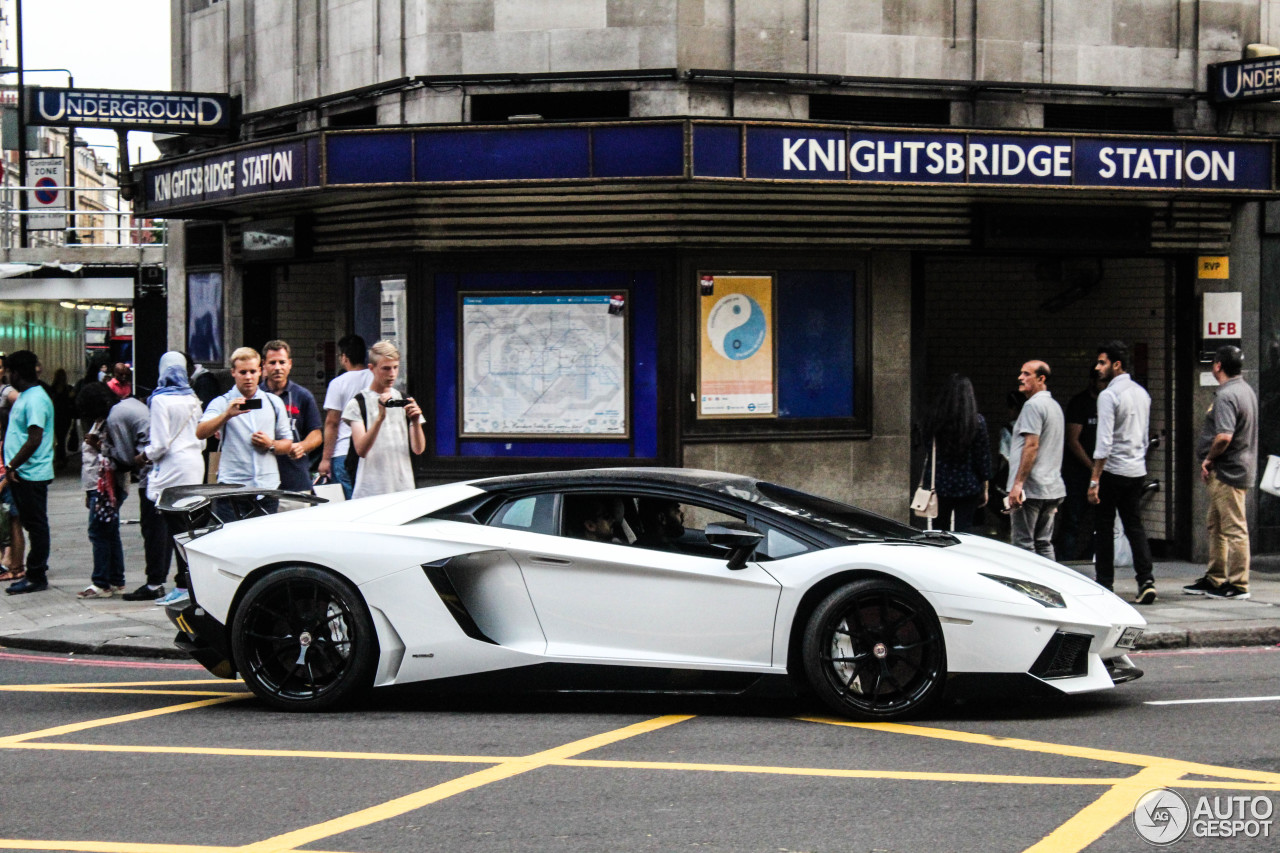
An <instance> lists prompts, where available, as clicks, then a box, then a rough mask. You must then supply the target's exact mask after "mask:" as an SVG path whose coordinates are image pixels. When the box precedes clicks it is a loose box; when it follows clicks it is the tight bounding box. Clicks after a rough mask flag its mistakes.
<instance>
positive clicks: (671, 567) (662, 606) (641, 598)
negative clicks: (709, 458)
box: [495, 494, 781, 667]
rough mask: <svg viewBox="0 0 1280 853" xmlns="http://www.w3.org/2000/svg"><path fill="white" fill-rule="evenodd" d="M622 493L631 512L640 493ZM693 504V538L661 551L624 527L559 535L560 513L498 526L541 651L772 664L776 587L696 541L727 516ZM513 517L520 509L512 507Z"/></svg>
mask: <svg viewBox="0 0 1280 853" xmlns="http://www.w3.org/2000/svg"><path fill="white" fill-rule="evenodd" d="M551 497H553V496H550V495H547V496H543V499H544V500H546V499H550V498H551ZM581 497H582V496H564V500H568V501H572V500H574V499H577V498H581ZM624 497H625V499H626V500H627V501H629V502H631V503H630V506H631V507H632V508H634V507H635V503H634V502H635V501H636V500H637V498H638V497H640V496H637V495H634V494H631V495H625V496H624ZM524 500H526V501H527V500H528V498H525V499H524ZM561 505H563V503H562V502H561ZM690 506H691V507H692V505H690ZM693 508H694V509H696V510H697V513H698V518H696V519H690V522H691V524H692V525H696V526H690V527H689V528H688V530H689V534H690V536H689V538H690V540H691V542H689V543H686V544H685V546H684V547H671V548H666V549H659V548H658V547H656V546H655V547H646V546H645V545H644V544H641V543H640V541H639V540H638V539H634V538H633V537H634V536H635V531H633V530H631V529H630V527H629V526H628V525H627V524H626V523H624V524H622V525H620V526H621V528H623V529H622V530H621V531H619V532H620V533H622V536H620V538H618V539H617V540H615V541H612V542H599V541H587V540H585V539H581V538H575V537H574V536H571V535H560V534H561V533H562V532H564V524H566V523H567V522H566V521H565V520H564V519H565V518H567V516H568V515H569V513H567V512H564V513H560V514H559V516H560V517H561V521H560V522H559V523H558V525H557V527H556V528H554V529H553V530H551V531H550V532H548V531H547V529H546V528H545V527H543V528H542V529H541V530H537V529H520V528H519V526H509V527H508V526H507V525H504V527H508V529H507V530H506V534H507V538H506V540H505V543H504V544H505V547H506V548H507V550H508V552H509V553H510V554H511V555H512V556H513V557H514V558H515V560H516V562H517V563H519V565H520V569H521V572H522V573H523V575H524V579H525V584H526V586H527V587H528V590H529V596H530V598H531V599H532V601H533V606H534V610H535V612H536V613H537V615H538V620H539V622H540V624H541V625H542V630H543V633H544V635H545V636H546V640H547V654H548V655H552V656H561V657H569V658H591V659H598V660H607V661H613V662H618V663H628V662H648V663H660V662H668V663H671V664H681V663H693V664H698V665H711V666H717V665H718V666H726V667H727V666H743V665H751V666H769V665H771V664H772V662H773V633H774V630H773V628H774V619H775V617H776V615H777V608H778V598H779V594H780V591H781V587H780V585H779V583H778V582H777V581H776V580H775V579H774V578H773V577H772V576H771V575H769V573H768V572H766V571H765V570H764V569H762V568H761V567H760V566H759V565H756V564H755V563H748V564H747V566H746V567H745V568H743V569H741V570H738V571H731V570H729V569H728V568H727V567H726V562H727V559H728V555H727V554H726V553H724V552H721V551H718V550H716V549H713V548H710V546H706V544H705V539H703V540H702V541H701V543H699V542H698V541H697V538H698V536H700V535H701V529H702V528H703V527H705V524H706V523H707V522H708V521H709V520H723V519H727V518H733V516H730V515H726V514H724V513H722V512H719V511H717V510H714V509H712V508H709V507H693ZM504 512H505V511H499V513H498V514H497V516H495V517H496V518H501V517H503V516H504ZM511 514H512V515H515V516H520V515H522V514H521V513H519V512H515V511H514V506H513V512H512V513H511ZM530 517H532V516H530ZM738 520H740V518H739V519H738Z"/></svg>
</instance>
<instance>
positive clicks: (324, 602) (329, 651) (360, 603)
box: [231, 566, 378, 711]
mask: <svg viewBox="0 0 1280 853" xmlns="http://www.w3.org/2000/svg"><path fill="white" fill-rule="evenodd" d="M231 652H232V656H233V657H234V658H235V663H236V667H237V668H238V669H239V671H240V676H241V677H242V678H243V679H244V682H245V684H247V685H249V689H250V690H252V691H253V692H254V694H256V695H257V696H258V697H259V698H260V699H262V700H263V701H264V702H266V703H267V704H269V705H272V706H274V707H276V708H280V709H282V710H286V711H321V710H325V709H328V708H333V707H336V706H339V705H341V704H343V703H346V702H349V701H351V700H352V699H355V698H356V697H358V696H360V695H362V694H364V693H365V692H367V691H368V689H369V688H370V687H371V686H372V684H373V677H374V674H375V672H376V670H377V663H378V639H377V635H376V633H375V630H374V627H373V620H372V619H371V618H370V616H369V610H368V608H367V607H365V604H364V600H363V599H362V598H361V597H360V594H359V593H358V592H357V591H356V590H355V588H354V587H352V586H351V585H350V584H349V583H347V582H346V581H344V580H342V579H341V578H339V577H337V576H336V575H333V574H330V573H329V572H325V571H322V570H320V569H316V568H312V567H310V566H292V567H287V568H281V569H275V570H273V571H271V572H270V573H268V574H266V575H263V576H262V577H260V578H258V580H256V581H255V582H254V584H253V586H252V587H250V589H249V591H248V592H247V593H246V594H245V597H244V600H243V601H241V603H240V607H239V608H238V609H237V610H236V614H235V618H234V619H233V620H232V623H231Z"/></svg>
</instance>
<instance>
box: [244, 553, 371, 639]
mask: <svg viewBox="0 0 1280 853" xmlns="http://www.w3.org/2000/svg"><path fill="white" fill-rule="evenodd" d="M292 568H307V569H316V570H317V571H321V572H325V573H326V574H330V575H333V576H334V577H336V578H337V579H338V580H340V581H342V582H343V583H345V584H347V585H348V586H350V587H351V588H352V589H353V590H355V593H356V595H358V596H360V600H361V601H362V602H363V603H364V606H365V607H366V608H367V609H369V610H370V611H372V608H370V607H369V601H368V600H367V599H366V598H365V597H364V593H363V592H361V590H360V587H358V586H356V585H355V584H354V583H352V582H351V581H350V580H349V579H348V578H345V577H343V576H342V574H341V573H340V572H338V571H336V570H335V569H333V568H332V567H331V566H326V565H324V564H322V563H315V562H311V561H309V560H276V561H275V562H274V563H267V564H265V565H262V566H258V567H257V568H256V569H254V570H253V571H251V572H249V574H247V575H245V576H244V577H243V578H242V579H241V580H240V583H239V585H238V586H237V587H236V592H235V595H233V596H231V604H230V606H228V607H227V622H226V624H225V625H223V626H222V630H223V632H224V633H225V634H226V641H227V648H228V649H229V648H231V626H232V625H234V624H235V621H236V613H237V612H238V611H239V610H240V603H241V602H242V601H244V597H245V595H246V594H248V592H249V590H251V589H253V585H254V584H256V583H257V582H258V581H259V580H260V579H261V578H263V577H264V576H265V575H268V574H270V573H271V572H273V571H275V570H277V569H292Z"/></svg>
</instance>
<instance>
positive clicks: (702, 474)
mask: <svg viewBox="0 0 1280 853" xmlns="http://www.w3.org/2000/svg"><path fill="white" fill-rule="evenodd" d="M755 482H756V480H755V479H754V478H752V477H744V476H742V475H741V474H726V473H724V472H722V471H703V470H700V469H697V468H587V469H583V470H576V471H544V472H540V473H535V474H515V475H512V476H508V477H491V478H489V479H485V480H474V481H472V483H471V485H473V486H475V487H476V488H479V489H484V490H485V491H490V492H497V491H507V490H510V489H517V490H522V489H526V488H532V487H536V488H546V489H558V488H579V487H583V486H588V487H590V486H600V487H610V486H614V487H616V486H641V487H643V486H683V487H685V488H695V489H701V488H706V487H707V486H710V485H719V484H723V483H740V484H743V485H750V484H754V483H755Z"/></svg>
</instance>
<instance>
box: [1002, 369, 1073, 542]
mask: <svg viewBox="0 0 1280 853" xmlns="http://www.w3.org/2000/svg"><path fill="white" fill-rule="evenodd" d="M1048 383H1049V365H1047V364H1045V363H1044V362H1043V361H1028V362H1027V363H1026V364H1024V365H1022V370H1021V371H1020V372H1019V373H1018V390H1019V391H1021V392H1022V394H1023V395H1024V396H1025V397H1026V398H1027V402H1026V403H1025V404H1023V406H1022V412H1021V413H1020V414H1019V415H1018V420H1017V421H1016V422H1014V425H1013V443H1012V445H1011V446H1010V449H1009V460H1010V463H1012V462H1013V460H1018V462H1017V466H1016V467H1015V466H1013V465H1012V464H1010V468H1009V510H1010V512H1011V517H1010V520H1011V527H1012V531H1013V544H1014V545H1017V546H1018V547H1019V548H1025V549H1027V550H1028V551H1035V552H1036V553H1037V554H1039V555H1040V556H1041V557H1047V558H1049V559H1050V560H1052V559H1053V558H1054V555H1053V519H1054V516H1055V515H1056V514H1057V512H1058V506H1059V505H1060V504H1061V503H1062V499H1063V498H1065V497H1066V496H1067V486H1066V483H1065V482H1063V479H1062V447H1063V436H1064V434H1065V424H1064V419H1063V417H1062V407H1061V406H1059V405H1058V403H1057V401H1056V400H1054V399H1053V395H1052V394H1050V393H1049V389H1048V387H1047V386H1048Z"/></svg>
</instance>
